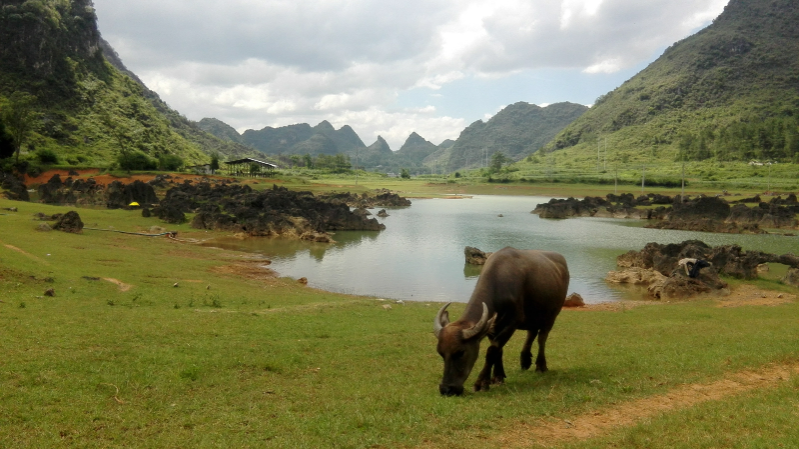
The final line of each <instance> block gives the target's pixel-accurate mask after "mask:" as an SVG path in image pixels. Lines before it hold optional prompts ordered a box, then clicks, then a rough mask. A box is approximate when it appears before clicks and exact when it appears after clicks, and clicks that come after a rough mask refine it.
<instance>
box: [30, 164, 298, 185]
mask: <svg viewBox="0 0 799 449" xmlns="http://www.w3.org/2000/svg"><path fill="white" fill-rule="evenodd" d="M73 171H75V172H77V173H78V176H72V177H73V178H82V179H87V178H94V181H95V182H96V183H97V184H100V185H103V186H106V185H108V184H111V183H112V182H114V181H119V182H121V183H122V184H130V183H132V182H134V181H142V182H149V181H152V180H153V179H155V177H156V176H158V175H169V176H171V177H172V180H173V181H175V183H183V182H184V181H187V180H188V181H192V182H200V181H203V180H210V179H216V180H223V179H228V180H229V179H232V178H230V177H229V176H221V175H195V174H190V173H176V172H172V173H158V174H155V173H142V174H131V175H127V176H114V175H109V174H102V175H101V174H100V169H98V168H85V169H77V170H73ZM69 172H70V170H56V169H54V170H47V171H45V172H42V173H41V174H39V175H38V176H35V177H31V176H29V175H25V185H27V186H31V185H36V184H44V183H46V182H47V181H49V180H50V178H52V177H53V175H56V174H57V175H59V176H61V178H62V180H63V179H66V178H68V177H70V174H69ZM239 182H240V183H242V184H281V183H282V182H283V181H282V180H279V179H271V178H251V179H242V180H239Z"/></svg>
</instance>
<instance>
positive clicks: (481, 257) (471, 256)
mask: <svg viewBox="0 0 799 449" xmlns="http://www.w3.org/2000/svg"><path fill="white" fill-rule="evenodd" d="M463 254H464V256H466V263H468V264H472V265H484V264H485V263H486V260H488V258H489V257H491V254H493V253H484V252H483V251H480V250H479V249H477V248H474V247H471V246H467V247H466V248H465V249H464V250H463Z"/></svg>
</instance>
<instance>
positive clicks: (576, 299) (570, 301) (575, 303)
mask: <svg viewBox="0 0 799 449" xmlns="http://www.w3.org/2000/svg"><path fill="white" fill-rule="evenodd" d="M563 307H585V301H583V297H582V296H580V294H579V293H572V294H571V295H569V296H568V297H566V302H564V303H563Z"/></svg>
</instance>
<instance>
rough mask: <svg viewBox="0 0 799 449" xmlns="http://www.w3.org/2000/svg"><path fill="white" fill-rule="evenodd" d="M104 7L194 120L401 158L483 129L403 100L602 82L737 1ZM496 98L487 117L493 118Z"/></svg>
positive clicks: (341, 1)
mask: <svg viewBox="0 0 799 449" xmlns="http://www.w3.org/2000/svg"><path fill="white" fill-rule="evenodd" d="M94 3H95V7H96V10H97V13H98V16H99V19H100V20H99V26H100V30H101V31H102V33H103V36H104V37H106V38H107V39H108V40H109V41H110V42H111V44H112V45H113V46H114V47H115V49H116V50H117V51H118V53H119V54H120V56H121V58H122V60H123V61H124V62H125V64H126V65H127V66H128V68H130V69H131V70H132V71H134V72H135V73H137V74H138V75H139V76H140V77H141V78H142V79H143V80H144V81H145V82H146V83H147V84H148V86H150V87H151V88H152V89H154V90H155V91H157V92H158V93H159V94H160V95H161V96H162V97H163V98H164V99H165V100H166V101H167V102H168V103H169V104H170V105H171V106H172V107H174V108H176V109H177V110H179V111H180V112H182V113H184V114H186V115H187V116H188V117H190V118H192V119H195V120H199V119H200V118H202V117H206V116H208V117H216V118H219V119H221V120H223V121H225V122H228V123H229V124H231V125H233V126H234V127H236V128H238V129H241V128H243V127H252V128H256V127H263V126H264V125H270V126H279V125H281V124H282V125H288V124H292V123H299V122H307V123H310V124H312V125H315V124H316V123H318V122H320V121H322V120H328V121H330V122H331V123H334V124H338V125H337V126H339V127H340V126H343V125H345V124H349V125H350V126H352V127H353V128H354V129H355V131H356V132H358V133H359V135H361V137H362V139H363V140H364V141H368V140H371V141H373V140H374V138H376V137H377V135H378V134H380V135H383V137H384V138H385V139H386V140H388V141H389V142H390V144H391V146H392V148H393V149H395V150H396V149H398V148H399V145H401V144H402V143H403V142H404V140H405V138H406V137H407V136H408V134H410V133H411V132H413V131H416V132H418V133H419V134H420V135H422V136H423V137H425V138H427V139H428V140H431V141H435V140H443V139H446V138H456V137H457V135H458V134H459V132H460V131H461V130H462V127H463V124H464V123H468V122H471V121H472V120H473V119H474V118H473V117H472V118H466V117H453V116H452V115H453V114H452V113H450V114H449V115H450V116H447V115H445V114H444V113H442V112H440V111H442V110H443V109H447V108H436V107H433V106H430V105H428V104H426V103H420V104H418V105H416V106H413V107H410V108H406V109H403V110H397V108H396V107H395V105H394V103H395V101H396V100H397V98H398V96H399V95H400V94H402V93H403V92H407V91H409V90H411V89H422V90H429V91H431V94H432V95H431V96H430V97H429V98H434V99H435V100H436V101H438V102H457V101H458V99H459V98H458V97H459V95H458V93H457V92H453V91H448V92H447V95H446V96H441V95H436V94H435V93H434V91H436V90H440V89H442V88H443V87H445V86H455V85H458V84H459V82H461V81H464V80H467V79H469V78H478V79H482V80H488V81H490V82H492V83H497V84H500V83H502V82H503V79H506V77H508V76H510V75H513V74H519V73H525V72H530V71H535V70H539V69H552V68H555V69H573V70H576V71H581V72H582V73H583V74H584V76H585V77H586V78H585V79H586V82H591V79H592V78H591V77H592V76H599V75H601V74H613V73H619V71H621V70H625V69H628V68H630V67H633V66H635V65H637V64H640V63H641V62H642V61H646V60H647V59H648V58H651V57H652V56H653V54H654V53H655V52H656V51H658V50H659V49H662V48H665V47H667V46H668V45H670V44H672V43H674V42H676V41H677V40H679V39H682V38H684V37H686V36H687V35H688V34H689V33H691V32H693V31H696V29H697V28H698V27H700V26H702V25H704V24H707V23H708V22H709V21H710V20H712V19H713V18H714V17H716V16H717V15H718V14H719V13H720V12H721V10H722V9H723V7H724V5H725V4H726V3H727V0H647V1H645V2H642V1H640V0H555V1H551V2H545V1H536V2H533V1H530V0H494V1H492V2H486V1H484V0H382V1H377V0H313V1H311V0H291V1H289V0H229V1H226V2H219V1H216V0H213V1H212V0H193V1H188V0H138V1H135V2H131V1H128V0H95V2H94ZM622 81H623V80H622ZM547 82H548V83H558V82H559V80H557V79H554V80H547ZM460 84H464V85H468V83H460ZM553 85H554V84H553ZM603 93H605V91H597V92H595V93H594V95H593V97H592V98H596V97H597V96H599V95H601V94H603ZM469 97H470V98H479V96H475V95H470V96H469ZM490 100H491V99H490V98H485V106H483V109H482V111H481V112H480V114H479V115H477V117H480V116H482V115H483V114H493V113H495V112H496V109H495V108H496V103H495V102H491V101H490ZM518 100H524V101H530V102H535V101H536V100H535V99H531V98H519V99H518ZM564 100H565V99H564ZM420 101H426V100H424V99H423V98H422V96H420ZM541 101H544V100H543V99H542V100H541ZM546 101H549V102H551V101H552V99H551V98H549V97H547V99H546ZM556 101H558V100H556ZM453 104H455V103H453ZM450 110H451V108H450ZM458 127H460V129H458ZM368 143H371V142H367V144H368Z"/></svg>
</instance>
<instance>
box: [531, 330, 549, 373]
mask: <svg viewBox="0 0 799 449" xmlns="http://www.w3.org/2000/svg"><path fill="white" fill-rule="evenodd" d="M550 330H552V326H549V327H547V328H544V329H541V331H540V332H539V333H538V357H536V358H535V370H536V371H539V372H542V373H545V372H547V356H546V354H545V352H544V347H545V346H546V343H547V337H549V331H550Z"/></svg>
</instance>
